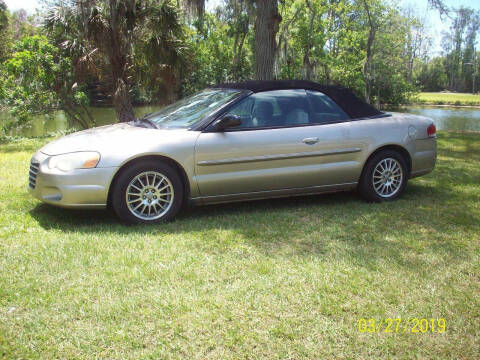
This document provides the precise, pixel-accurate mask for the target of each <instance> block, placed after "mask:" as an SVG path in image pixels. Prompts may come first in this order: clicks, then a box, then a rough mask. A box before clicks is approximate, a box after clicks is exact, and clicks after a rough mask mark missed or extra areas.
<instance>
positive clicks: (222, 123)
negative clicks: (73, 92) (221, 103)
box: [213, 115, 242, 131]
mask: <svg viewBox="0 0 480 360" xmlns="http://www.w3.org/2000/svg"><path fill="white" fill-rule="evenodd" d="M241 124H242V120H241V119H240V117H239V116H237V115H226V116H224V117H222V118H221V119H219V120H217V121H215V123H214V124H213V127H214V129H215V130H217V131H224V130H225V129H228V128H231V127H235V126H240V125H241Z"/></svg>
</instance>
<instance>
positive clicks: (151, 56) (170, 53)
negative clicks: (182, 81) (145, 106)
mask: <svg viewBox="0 0 480 360" xmlns="http://www.w3.org/2000/svg"><path fill="white" fill-rule="evenodd" d="M45 27H46V29H47V32H48V33H49V35H50V36H51V38H53V39H54V41H55V42H56V43H57V44H58V45H60V46H62V47H63V48H64V49H66V51H68V52H69V55H70V56H71V57H72V58H73V59H76V61H75V65H76V66H77V67H78V73H79V74H85V70H87V73H88V70H89V69H90V70H92V69H93V71H95V72H97V73H98V74H99V77H100V78H101V79H102V81H103V82H106V83H107V84H108V85H109V88H110V92H111V95H112V97H113V104H114V107H115V111H116V113H117V118H118V120H119V121H120V122H125V121H132V120H134V119H135V113H134V110H133V106H132V101H131V97H130V91H131V89H132V86H133V85H134V80H136V78H142V76H141V75H142V71H141V69H143V71H145V69H151V71H153V72H155V69H158V68H162V69H163V70H165V69H167V71H163V73H162V74H163V76H165V77H168V78H170V79H171V77H172V74H174V69H175V67H176V66H178V64H180V63H182V59H183V57H184V56H185V54H184V51H185V50H186V48H185V46H184V34H183V27H182V24H181V21H180V15H179V12H178V10H177V9H176V7H175V6H174V5H173V4H172V3H171V2H170V0H158V1H155V0H153V1H141V0H77V1H75V2H71V3H69V4H67V5H65V3H63V2H58V3H57V6H55V7H54V8H53V9H52V10H51V11H50V12H49V14H48V16H47V18H46V22H45ZM143 78H145V76H143ZM148 78H149V79H151V77H148ZM154 78H155V77H154ZM150 86H153V84H150Z"/></svg>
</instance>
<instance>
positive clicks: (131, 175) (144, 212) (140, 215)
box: [112, 161, 184, 223]
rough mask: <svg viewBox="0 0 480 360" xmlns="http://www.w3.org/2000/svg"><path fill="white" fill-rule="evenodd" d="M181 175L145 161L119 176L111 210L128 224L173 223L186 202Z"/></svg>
mask: <svg viewBox="0 0 480 360" xmlns="http://www.w3.org/2000/svg"><path fill="white" fill-rule="evenodd" d="M183 197H184V191H183V186H182V182H181V179H180V176H179V175H178V173H177V172H176V171H175V169H173V168H172V167H171V166H170V165H168V164H165V163H161V162H155V161H144V162H141V163H139V164H135V165H132V166H129V167H128V168H126V169H125V170H124V171H122V172H121V173H120V175H119V176H118V178H117V179H116V181H115V184H114V188H113V193H112V207H113V209H114V210H115V213H116V214H117V215H118V217H119V218H120V219H122V220H124V221H127V222H129V223H158V222H163V221H168V220H171V219H173V218H174V217H175V215H177V213H178V211H179V210H180V208H181V206H182V203H183Z"/></svg>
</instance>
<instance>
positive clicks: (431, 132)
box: [427, 124, 437, 136]
mask: <svg viewBox="0 0 480 360" xmlns="http://www.w3.org/2000/svg"><path fill="white" fill-rule="evenodd" d="M436 133H437V128H436V127H435V124H430V126H429V127H428V128H427V135H428V136H435V134H436Z"/></svg>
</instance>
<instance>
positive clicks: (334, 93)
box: [211, 80, 383, 118]
mask: <svg viewBox="0 0 480 360" xmlns="http://www.w3.org/2000/svg"><path fill="white" fill-rule="evenodd" d="M211 87H212V88H222V89H241V90H250V91H252V92H254V93H257V92H262V91H271V90H287V89H305V90H316V91H320V92H322V93H324V94H325V95H327V96H328V97H330V98H331V99H332V100H333V101H335V102H336V103H337V104H338V105H340V107H341V108H342V109H343V110H344V111H345V112H346V113H347V114H348V115H349V116H350V117H352V118H362V117H370V116H378V115H382V114H383V112H381V111H379V110H377V109H376V108H374V107H373V106H372V105H369V104H367V103H366V102H364V101H362V100H360V99H359V98H358V97H356V96H355V95H354V94H353V92H352V91H351V90H350V89H347V88H345V87H342V86H331V85H329V86H325V85H320V84H317V83H315V82H313V81H307V80H271V81H245V82H238V83H224V84H218V85H215V86H211Z"/></svg>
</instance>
